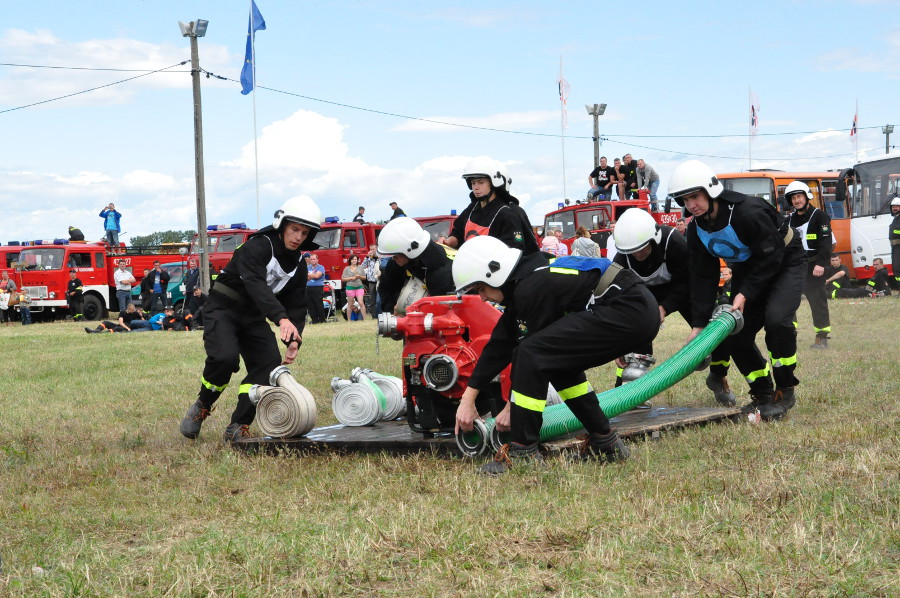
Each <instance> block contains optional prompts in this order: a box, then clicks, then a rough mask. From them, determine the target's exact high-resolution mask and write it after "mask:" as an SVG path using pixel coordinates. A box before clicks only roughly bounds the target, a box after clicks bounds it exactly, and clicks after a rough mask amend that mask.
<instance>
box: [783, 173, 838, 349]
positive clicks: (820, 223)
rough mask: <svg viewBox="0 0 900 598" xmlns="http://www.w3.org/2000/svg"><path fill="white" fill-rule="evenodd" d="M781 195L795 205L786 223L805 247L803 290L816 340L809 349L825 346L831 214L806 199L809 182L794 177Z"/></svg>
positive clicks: (809, 192) (829, 326) (827, 326)
mask: <svg viewBox="0 0 900 598" xmlns="http://www.w3.org/2000/svg"><path fill="white" fill-rule="evenodd" d="M784 197H785V199H787V200H788V201H789V202H791V205H793V206H794V212H793V213H792V214H791V215H790V216H788V219H787V224H788V226H790V227H792V228H795V229H797V232H799V233H800V242H801V243H802V244H803V249H805V250H806V279H805V281H804V284H803V294H804V295H806V300H807V301H808V302H809V308H810V310H811V311H812V319H813V328H814V329H815V331H816V340H815V342H814V343H813V345H812V346H811V347H810V348H812V349H826V348H828V333H830V332H831V320H830V319H829V314H828V294H827V293H826V291H825V276H824V274H825V268H826V267H827V266H828V264H829V261H830V259H831V245H832V243H831V218H830V217H829V216H828V214H826V213H825V212H823V211H822V210H820V209H819V208H816V207H814V206H812V205H811V204H810V203H809V202H810V200H812V197H813V194H812V191H810V190H809V186H807V185H806V183H803V182H801V181H793V182H792V183H791V184H790V185H788V186H787V188H786V189H785V190H784Z"/></svg>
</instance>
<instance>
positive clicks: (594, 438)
mask: <svg viewBox="0 0 900 598" xmlns="http://www.w3.org/2000/svg"><path fill="white" fill-rule="evenodd" d="M630 456H631V451H629V450H628V447H627V446H625V443H624V442H622V439H621V438H619V433H618V432H616V430H615V429H612V430H610V431H609V432H608V433H606V434H591V435H590V436H588V437H587V438H585V439H584V442H583V443H582V444H581V448H580V450H579V457H580V458H581V460H582V461H595V460H596V461H604V462H606V463H614V462H616V461H624V460H625V459H627V458H628V457H630Z"/></svg>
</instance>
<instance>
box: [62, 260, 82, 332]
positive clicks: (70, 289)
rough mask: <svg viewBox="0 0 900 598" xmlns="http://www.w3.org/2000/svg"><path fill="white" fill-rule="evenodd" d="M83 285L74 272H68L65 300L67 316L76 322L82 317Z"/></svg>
mask: <svg viewBox="0 0 900 598" xmlns="http://www.w3.org/2000/svg"><path fill="white" fill-rule="evenodd" d="M83 289H84V284H83V283H82V282H81V279H80V278H78V276H77V273H76V272H75V270H69V283H68V286H67V287H66V300H67V301H68V302H69V315H70V316H72V319H73V320H75V321H76V322H77V321H78V320H80V319H81V318H83V317H84V315H83V314H82V313H81V305H82V290H83Z"/></svg>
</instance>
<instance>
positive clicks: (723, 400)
mask: <svg viewBox="0 0 900 598" xmlns="http://www.w3.org/2000/svg"><path fill="white" fill-rule="evenodd" d="M706 388H708V389H710V390H711V391H713V394H714V395H715V397H716V401H717V402H718V403H719V405H721V406H723V407H734V406H735V405H737V398H735V396H734V393H733V392H731V386H729V385H728V378H719V377H718V376H716V375H715V374H713V373H712V372H710V373H709V374H707V375H706Z"/></svg>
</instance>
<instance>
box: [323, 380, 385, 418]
mask: <svg viewBox="0 0 900 598" xmlns="http://www.w3.org/2000/svg"><path fill="white" fill-rule="evenodd" d="M360 379H361V381H360V382H351V381H350V380H341V379H340V378H332V379H331V388H332V390H334V391H335V392H334V398H332V400H331V410H332V411H334V416H335V417H336V418H337V420H338V421H339V422H341V423H342V424H344V425H345V426H353V427H359V426H371V425H372V424H374V423H376V422H378V421H379V420H381V418H382V416H383V415H384V413H385V411H386V406H387V405H386V401H385V398H384V393H383V392H381V389H380V388H378V386H376V385H375V383H374V382H372V381H371V380H369V379H368V378H367V377H365V376H360Z"/></svg>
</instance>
